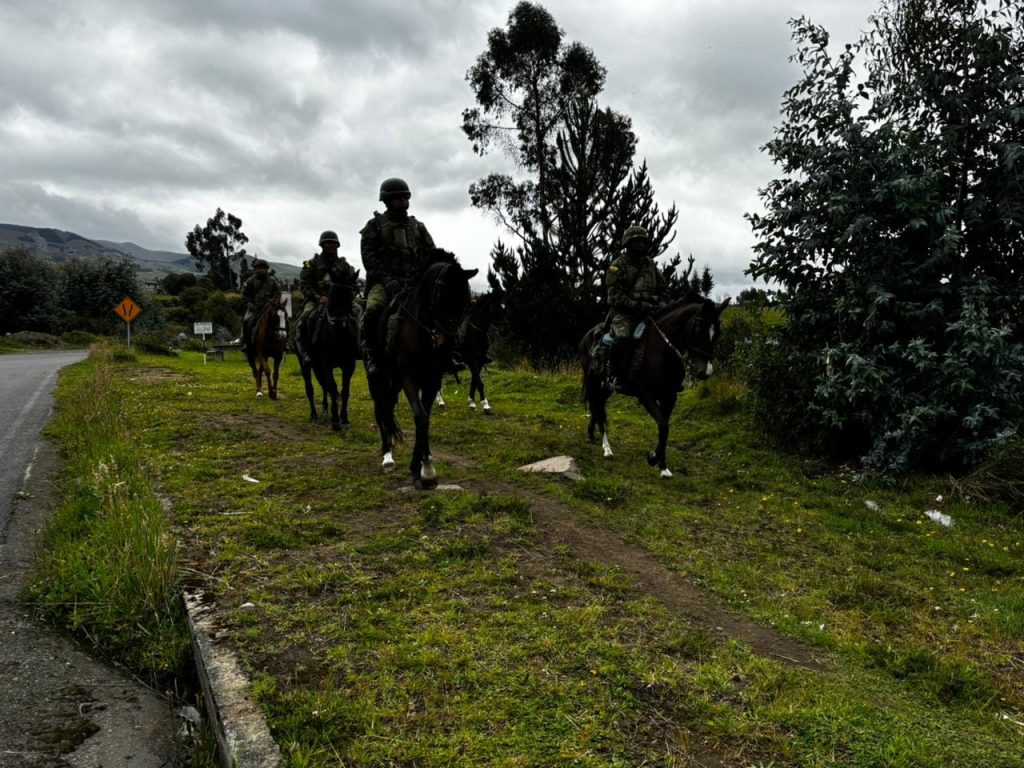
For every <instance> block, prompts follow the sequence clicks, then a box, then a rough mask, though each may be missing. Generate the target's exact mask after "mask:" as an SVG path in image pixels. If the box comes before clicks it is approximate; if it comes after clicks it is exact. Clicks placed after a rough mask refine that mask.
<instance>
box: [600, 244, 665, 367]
mask: <svg viewBox="0 0 1024 768" xmlns="http://www.w3.org/2000/svg"><path fill="white" fill-rule="evenodd" d="M630 243H633V246H632V247H630ZM638 243H643V244H644V246H643V247H641V246H639V245H638ZM622 245H623V247H624V248H626V253H624V254H623V255H622V256H619V257H618V258H617V259H615V261H613V262H612V263H611V265H610V266H609V267H608V274H607V276H606V277H605V286H606V287H607V288H608V305H609V306H610V307H611V313H612V314H611V331H610V333H611V337H612V345H611V350H609V354H608V362H609V366H610V368H611V373H612V374H613V378H614V377H617V378H618V379H619V380H620V381H628V379H629V374H630V371H629V370H628V368H629V366H628V363H629V357H630V355H631V354H632V352H633V332H634V331H635V330H636V327H637V325H639V324H640V322H641V321H642V320H643V319H644V318H645V317H646V316H647V314H648V313H649V312H650V311H651V310H652V309H654V307H656V306H657V305H658V300H659V297H660V296H661V294H662V292H663V291H664V288H665V281H664V278H663V277H662V275H661V271H660V270H659V269H658V267H657V265H655V263H654V259H652V258H651V254H650V237H649V236H648V234H647V230H645V229H644V228H643V227H637V226H633V227H630V228H629V229H627V230H626V233H625V235H623V237H622Z"/></svg>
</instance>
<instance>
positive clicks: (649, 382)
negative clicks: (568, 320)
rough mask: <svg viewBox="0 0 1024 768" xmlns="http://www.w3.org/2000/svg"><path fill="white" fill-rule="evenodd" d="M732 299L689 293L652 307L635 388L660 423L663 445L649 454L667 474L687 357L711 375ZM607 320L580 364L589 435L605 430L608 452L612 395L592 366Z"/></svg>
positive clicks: (586, 341)
mask: <svg viewBox="0 0 1024 768" xmlns="http://www.w3.org/2000/svg"><path fill="white" fill-rule="evenodd" d="M729 301H730V300H729V299H726V300H725V301H723V302H722V303H721V304H715V303H714V302H713V301H711V300H710V299H704V298H700V297H697V298H693V297H687V298H685V299H680V300H679V301H676V302H673V303H672V304H669V305H667V306H665V307H662V308H661V309H659V310H656V311H655V312H654V313H652V314H651V315H650V316H649V317H648V318H647V319H646V321H645V324H646V327H645V328H644V330H643V334H642V336H641V338H640V339H639V341H638V342H636V343H638V344H639V345H640V349H642V354H643V357H642V359H641V360H640V362H639V366H638V368H637V373H636V376H635V382H634V385H633V388H632V390H631V391H630V394H632V395H633V396H635V397H636V398H637V399H638V400H639V401H640V404H641V405H642V406H643V407H644V408H645V409H646V411H647V412H648V413H649V414H650V415H651V418H653V419H654V421H655V422H656V423H657V425H658V445H657V447H656V448H655V450H653V451H651V452H650V453H648V455H647V463H648V464H650V465H651V466H652V467H653V466H654V465H655V464H657V466H658V468H659V469H660V470H661V476H662V477H672V472H671V471H670V470H669V469H668V467H666V466H665V443H666V442H667V441H668V426H669V420H670V419H671V418H672V409H673V408H675V405H676V398H677V397H678V394H679V392H680V391H682V388H683V378H684V377H685V375H686V367H687V362H689V364H690V365H691V367H692V369H693V375H694V377H695V378H697V379H706V378H707V377H708V376H710V375H711V370H712V366H711V358H712V356H713V355H714V351H715V343H716V341H717V340H718V336H719V334H720V332H721V326H720V324H719V317H720V315H721V313H722V311H723V310H724V309H725V308H726V307H727V306H728V305H729ZM601 332H602V326H600V325H598V326H595V327H594V328H591V329H590V330H589V331H587V332H586V334H585V335H584V336H583V340H582V341H581V342H580V347H579V352H580V364H581V365H582V367H583V397H584V399H585V400H586V401H587V406H588V408H589V409H590V424H589V425H588V426H587V437H589V438H590V441H591V442H593V441H594V429H595V428H597V429H599V430H600V432H601V444H602V446H603V448H604V455H605V456H606V457H607V456H611V455H612V447H611V443H610V442H609V441H608V412H607V410H606V408H605V406H606V404H607V402H608V398H609V397H610V396H611V395H612V392H611V390H610V389H609V388H608V385H607V382H606V380H605V374H604V372H601V371H591V369H590V367H591V366H590V360H591V349H592V348H593V343H594V339H595V337H596V336H597V334H599V333H601Z"/></svg>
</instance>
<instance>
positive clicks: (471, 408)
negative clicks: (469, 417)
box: [469, 400, 476, 411]
mask: <svg viewBox="0 0 1024 768" xmlns="http://www.w3.org/2000/svg"><path fill="white" fill-rule="evenodd" d="M469 410H471V411H475V410H476V403H474V402H473V401H472V400H470V401H469Z"/></svg>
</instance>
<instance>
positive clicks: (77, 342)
mask: <svg viewBox="0 0 1024 768" xmlns="http://www.w3.org/2000/svg"><path fill="white" fill-rule="evenodd" d="M100 338H102V337H100V336H96V335H95V334H92V333H87V332H86V331H65V332H64V333H62V334H61V335H60V340H61V341H62V342H64V343H65V344H67V345H69V346H72V347H88V346H89V345H90V344H95V343H96V342H97V341H99V340H100Z"/></svg>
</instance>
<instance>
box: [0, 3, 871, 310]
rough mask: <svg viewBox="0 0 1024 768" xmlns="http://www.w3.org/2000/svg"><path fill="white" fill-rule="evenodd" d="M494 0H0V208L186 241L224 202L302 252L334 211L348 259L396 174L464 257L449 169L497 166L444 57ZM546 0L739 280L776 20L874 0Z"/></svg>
mask: <svg viewBox="0 0 1024 768" xmlns="http://www.w3.org/2000/svg"><path fill="white" fill-rule="evenodd" d="M514 2H515V0H502V1H501V2H495V1H494V0H474V1H473V2H468V1H466V0H419V1H418V2H417V1H416V0H402V1H401V2H397V1H394V0H373V1H372V2H370V1H369V0H366V1H364V0H344V1H341V2H317V1H316V0H304V1H303V2H288V3H283V2H274V1H273V0H203V2H197V1H196V0H181V1H174V0H135V2H132V3H127V2H122V1H121V0H116V1H115V0H108V1H106V2H104V1H103V0H91V1H90V2H88V3H83V2H73V1H72V0H0V71H2V72H3V73H4V76H3V78H2V79H0V158H2V164H0V168H2V170H0V221H2V222H4V223H9V224H24V225H30V226H38V227H54V228H57V229H66V230H71V231H73V232H77V233H78V234H80V235H82V236H84V237H88V238H93V239H102V240H115V241H131V242H134V243H136V244H138V245H141V246H143V247H145V248H150V249H153V250H167V251H177V252H185V245H184V241H185V236H186V234H187V233H188V231H189V230H191V229H192V227H194V226H195V225H196V224H202V223H205V221H206V219H208V218H209V217H210V216H212V215H213V213H214V212H215V210H216V208H217V207H221V208H223V209H225V210H226V211H229V212H230V213H233V214H234V215H236V216H238V217H240V218H241V219H242V220H243V230H244V232H245V233H246V234H247V235H248V236H249V239H250V246H249V250H250V252H255V253H257V254H259V255H260V256H263V257H265V258H268V259H270V260H272V261H282V262H287V263H293V264H299V263H301V261H302V260H303V259H306V258H308V257H309V256H310V255H311V254H312V253H314V252H315V251H316V250H317V248H316V238H317V235H318V234H319V233H320V231H321V230H323V229H335V230H337V231H338V233H339V235H340V239H341V252H342V254H343V255H345V256H346V257H347V258H348V259H349V261H351V262H352V263H353V264H354V265H355V266H357V267H359V266H361V262H360V259H359V255H358V254H359V235H358V232H359V229H360V228H361V227H362V226H363V224H364V223H365V222H366V220H367V219H368V218H369V217H370V216H371V214H372V212H373V210H374V209H375V208H376V207H377V206H378V203H377V188H378V186H379V184H380V182H381V180H382V179H384V178H386V177H388V176H402V177H404V178H405V179H406V180H407V181H408V182H409V184H410V186H411V187H412V189H413V200H412V208H411V211H412V213H413V214H414V215H416V216H417V218H419V219H420V220H422V221H423V222H424V223H425V224H426V225H427V227H428V228H429V229H430V231H431V234H432V235H433V237H434V240H435V241H436V242H437V244H438V245H440V246H443V247H445V248H448V249H450V250H452V251H454V252H455V253H456V254H458V256H459V257H460V260H461V261H462V262H463V264H464V265H466V266H471V267H480V268H481V274H483V273H485V272H486V268H487V264H488V254H489V252H490V249H491V246H492V245H493V243H494V242H495V240H497V239H498V238H500V237H503V236H504V233H502V232H501V231H500V230H499V229H498V228H497V226H496V225H495V224H494V223H493V222H492V221H490V220H488V219H487V218H486V217H485V216H484V214H483V213H481V212H480V211H477V210H475V209H473V208H472V207H471V206H470V204H469V197H468V194H467V189H468V187H469V185H470V184H471V183H472V182H473V181H475V180H476V179H478V178H480V177H482V176H484V175H486V174H487V173H490V172H492V171H509V170H511V168H510V166H509V164H508V162H507V160H505V159H504V158H503V157H502V156H501V155H500V154H495V153H489V154H487V155H484V156H483V157H480V156H478V155H475V154H474V153H473V152H472V148H471V146H470V143H469V141H468V140H467V139H466V138H465V136H464V135H463V133H462V131H461V128H460V125H461V114H462V110H463V109H465V108H466V107H470V106H473V97H472V93H471V91H470V89H469V86H468V85H467V83H466V82H465V79H464V78H465V73H466V70H467V69H468V68H469V67H470V66H472V64H473V63H474V61H475V59H476V57H477V56H478V55H479V54H480V53H481V52H483V50H484V47H485V45H486V37H487V32H488V31H489V30H490V29H492V28H493V27H496V26H504V25H505V24H506V21H507V18H508V13H509V11H510V10H511V8H512V7H513V5H514ZM544 5H545V6H546V7H547V8H548V9H549V10H550V11H551V13H552V14H553V15H554V17H555V19H556V20H557V22H558V24H559V25H560V26H561V27H562V28H563V29H564V30H565V33H566V38H567V39H568V40H578V41H580V42H582V43H584V44H585V45H587V46H589V47H590V48H591V49H592V50H593V51H594V53H595V55H596V56H597V58H598V59H599V60H600V61H601V62H602V64H604V66H605V67H606V68H607V70H608V79H607V85H606V88H605V90H604V92H603V94H602V95H601V97H600V99H599V101H600V103H601V105H602V106H608V107H612V108H613V109H616V110H618V111H620V112H624V113H625V114H627V115H629V116H630V118H632V120H633V128H634V130H635V132H636V134H637V136H638V139H639V144H638V153H637V161H638V162H639V161H640V160H642V159H644V158H646V160H647V163H648V166H649V170H650V175H651V180H652V182H653V185H654V189H655V192H656V195H657V199H658V202H659V204H660V206H661V207H662V209H667V208H668V207H669V206H670V205H671V204H672V203H675V204H676V206H677V207H678V208H679V211H680V216H679V224H678V226H677V236H676V240H675V242H674V243H673V246H672V248H671V250H670V253H675V252H676V251H679V252H681V253H683V254H684V255H685V254H688V253H693V255H694V257H695V259H696V261H697V264H698V268H699V267H702V266H703V265H704V264H708V265H709V266H710V267H711V269H712V272H713V273H714V275H715V276H716V279H717V282H718V284H719V287H718V288H717V289H716V291H715V293H716V294H719V293H723V294H724V293H731V294H733V295H734V294H735V293H736V292H737V291H738V290H740V289H741V288H743V287H744V286H746V285H749V284H750V281H749V280H748V279H747V278H745V277H744V276H743V270H744V269H745V267H746V266H747V264H748V263H749V261H750V248H751V245H752V244H753V238H752V236H751V233H750V227H749V225H748V224H747V222H746V221H745V220H744V219H743V214H744V213H745V212H748V211H755V210H759V202H758V198H757V189H758V188H759V187H761V186H763V185H764V184H765V183H767V181H769V180H770V179H771V178H772V177H773V174H774V170H773V168H772V166H771V165H770V163H769V162H768V160H767V158H766V157H765V156H764V155H763V154H762V153H761V152H760V151H759V147H760V146H761V145H763V144H764V143H765V142H766V141H767V140H768V139H769V138H770V137H771V135H772V128H773V126H774V125H776V124H777V122H778V109H779V104H780V100H781V95H782V92H783V91H784V90H785V89H786V88H788V87H789V86H790V85H792V84H793V83H794V82H795V80H796V77H797V74H798V71H797V69H796V68H795V67H794V66H793V65H791V64H789V63H788V62H787V59H788V57H789V55H790V54H791V53H792V52H793V50H794V49H793V44H792V42H791V40H790V37H789V27H788V25H787V21H788V19H790V18H792V17H794V16H799V15H807V16H809V17H810V18H811V19H812V20H814V21H815V22H817V23H820V24H823V25H824V26H825V27H826V28H827V29H828V30H829V31H830V32H831V33H832V40H833V44H836V45H838V44H842V43H845V42H852V41H853V40H854V39H855V38H856V37H857V34H858V32H859V30H860V29H863V28H864V27H865V26H866V24H867V21H866V20H867V17H868V16H869V14H870V13H872V11H873V10H874V8H875V7H876V3H874V2H873V1H872V2H868V1H867V0H831V1H828V2H822V1H821V0H818V1H817V2H813V3H812V2H811V0H735V1H732V2H716V3H709V2H694V1H692V0H664V1H663V0H613V1H610V2H600V1H599V0H598V1H595V0H550V1H549V2H545V3H544ZM504 239H505V240H506V242H511V238H509V237H507V236H504ZM479 285H480V286H482V285H483V281H482V279H481V280H480V283H479Z"/></svg>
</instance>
